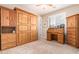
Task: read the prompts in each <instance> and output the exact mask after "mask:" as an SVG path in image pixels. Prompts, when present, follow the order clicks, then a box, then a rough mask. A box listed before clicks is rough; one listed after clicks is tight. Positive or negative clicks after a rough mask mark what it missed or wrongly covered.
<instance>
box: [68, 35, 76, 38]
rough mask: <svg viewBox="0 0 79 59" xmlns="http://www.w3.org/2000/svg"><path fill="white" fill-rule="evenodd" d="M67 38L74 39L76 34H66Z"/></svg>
mask: <svg viewBox="0 0 79 59" xmlns="http://www.w3.org/2000/svg"><path fill="white" fill-rule="evenodd" d="M67 38H73V39H76V36H75V35H67Z"/></svg>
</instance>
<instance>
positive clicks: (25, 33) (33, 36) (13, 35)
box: [0, 6, 37, 50]
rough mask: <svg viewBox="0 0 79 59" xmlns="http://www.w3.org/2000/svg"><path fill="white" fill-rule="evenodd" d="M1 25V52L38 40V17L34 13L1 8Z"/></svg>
mask: <svg viewBox="0 0 79 59" xmlns="http://www.w3.org/2000/svg"><path fill="white" fill-rule="evenodd" d="M0 24H1V28H0V34H1V35H0V37H1V39H0V44H1V45H0V49H1V50H2V49H7V48H11V47H14V46H17V45H21V44H25V43H28V42H31V41H35V40H37V16H36V15H34V14H32V13H29V12H26V11H24V10H21V9H18V8H15V9H14V10H11V9H8V8H5V7H1V6H0ZM3 29H4V30H3ZM6 29H7V30H6ZM1 30H3V31H1Z"/></svg>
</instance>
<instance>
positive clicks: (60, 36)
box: [58, 34, 65, 44]
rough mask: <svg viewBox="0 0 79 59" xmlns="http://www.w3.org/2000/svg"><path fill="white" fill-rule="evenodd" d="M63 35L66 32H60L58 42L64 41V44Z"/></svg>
mask: <svg viewBox="0 0 79 59" xmlns="http://www.w3.org/2000/svg"><path fill="white" fill-rule="evenodd" d="M63 35H64V34H58V42H59V43H62V44H63V43H64V41H65V40H64V36H63Z"/></svg>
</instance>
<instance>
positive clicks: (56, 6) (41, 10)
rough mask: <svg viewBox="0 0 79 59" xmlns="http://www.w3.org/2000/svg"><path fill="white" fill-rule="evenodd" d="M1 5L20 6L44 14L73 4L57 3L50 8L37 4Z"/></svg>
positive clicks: (7, 5) (6, 5) (8, 5)
mask: <svg viewBox="0 0 79 59" xmlns="http://www.w3.org/2000/svg"><path fill="white" fill-rule="evenodd" d="M1 5H2V6H4V7H8V8H11V9H13V8H14V7H18V8H21V9H23V10H26V11H29V12H32V13H34V14H37V15H44V14H47V13H49V12H54V11H56V10H58V9H61V8H65V7H68V6H71V4H55V5H53V6H54V7H55V8H53V7H50V8H46V9H43V8H42V7H40V6H36V5H35V4H1Z"/></svg>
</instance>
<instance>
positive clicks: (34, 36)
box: [31, 25, 37, 41]
mask: <svg viewBox="0 0 79 59" xmlns="http://www.w3.org/2000/svg"><path fill="white" fill-rule="evenodd" d="M31 40H32V41H33V40H37V28H36V26H35V25H31Z"/></svg>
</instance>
